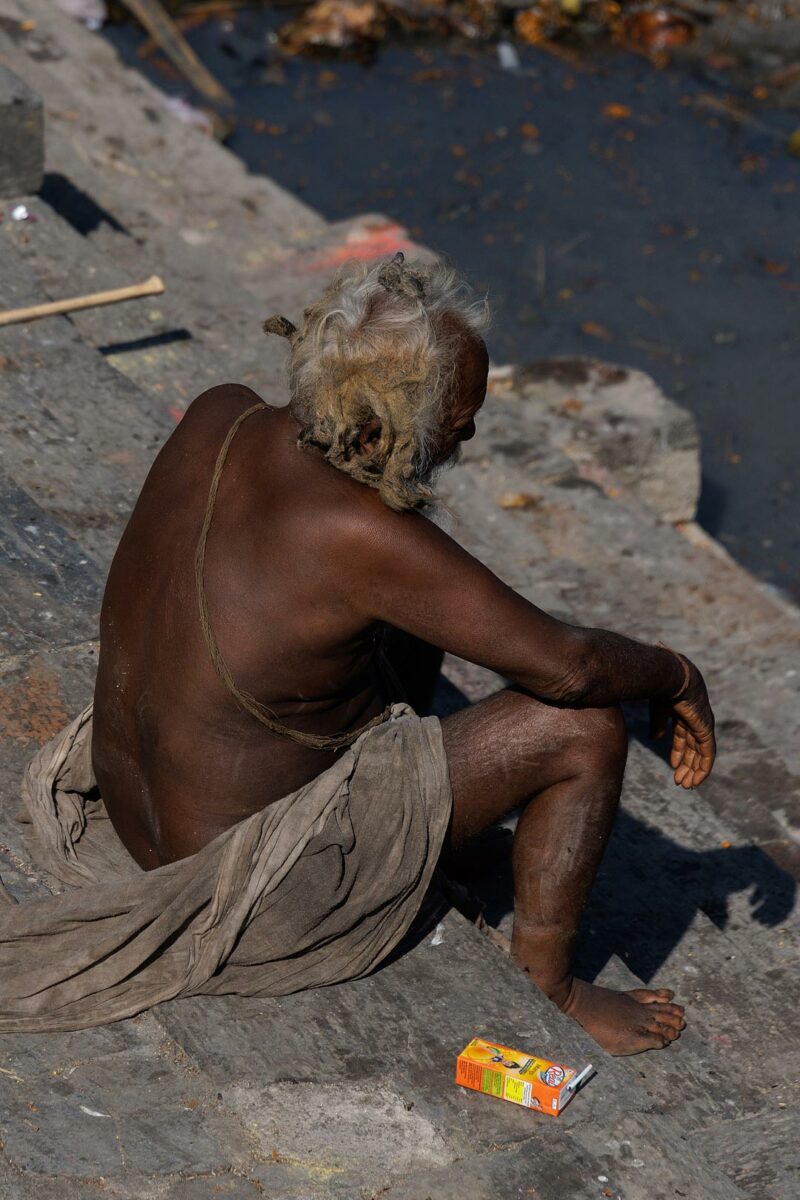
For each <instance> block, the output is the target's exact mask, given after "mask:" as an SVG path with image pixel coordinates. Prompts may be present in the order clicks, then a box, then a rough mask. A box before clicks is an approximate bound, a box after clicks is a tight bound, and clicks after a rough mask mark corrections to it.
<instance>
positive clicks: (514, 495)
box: [497, 492, 541, 508]
mask: <svg viewBox="0 0 800 1200" xmlns="http://www.w3.org/2000/svg"><path fill="white" fill-rule="evenodd" d="M540 501H541V496H534V495H533V493H532V492H503V494H502V496H498V497H497V503H498V506H499V507H500V508H535V507H536V505H537V504H538V503H539V502H540Z"/></svg>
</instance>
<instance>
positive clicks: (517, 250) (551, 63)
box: [107, 11, 800, 600]
mask: <svg viewBox="0 0 800 1200" xmlns="http://www.w3.org/2000/svg"><path fill="white" fill-rule="evenodd" d="M279 19H284V18H279ZM275 24H276V17H275V14H270V13H268V12H263V11H260V12H242V13H240V14H239V15H238V16H237V17H236V18H235V23H233V24H231V22H225V21H223V20H220V19H213V20H209V21H207V22H206V23H205V24H204V25H202V26H201V27H199V28H197V29H195V30H193V31H190V32H189V34H188V37H189V40H190V42H191V43H192V45H193V46H194V48H195V49H196V50H197V52H198V53H199V55H200V56H201V57H202V59H203V60H204V62H205V63H206V64H207V65H208V66H209V67H210V68H211V69H212V70H213V71H214V73H215V74H216V75H217V76H218V77H219V78H221V79H222V80H223V81H224V82H225V84H226V86H227V87H228V88H229V89H230V90H231V92H232V93H233V95H234V96H235V99H236V105H237V124H236V128H235V130H234V132H233V134H232V136H231V138H230V140H229V143H228V144H229V146H230V148H231V149H232V150H233V151H235V152H236V153H237V154H238V155H240V156H241V158H242V159H243V160H244V161H245V162H246V163H247V164H248V166H249V167H250V168H251V170H253V171H257V172H263V173H264V174H266V175H269V176H271V177H272V178H273V179H275V180H277V181H278V182H279V183H280V184H282V185H283V186H285V187H286V188H288V189H290V190H291V191H293V192H296V193H298V194H299V195H301V196H302V197H303V198H304V199H305V200H306V201H307V202H308V203H309V204H311V205H312V206H313V207H314V208H316V209H318V210H319V211H320V212H322V213H323V214H324V215H325V216H326V217H327V218H329V219H332V220H335V219H339V218H343V217H350V216H353V215H355V214H357V213H359V212H364V211H378V212H382V213H385V214H387V215H388V216H390V217H392V218H394V219H396V220H397V221H398V222H400V223H401V224H403V225H405V226H406V227H407V228H409V229H410V231H411V234H412V236H413V237H415V238H416V239H417V240H419V241H422V242H424V243H425V244H427V245H430V246H432V247H434V248H435V249H437V250H440V251H443V252H444V253H445V254H447V255H449V256H450V257H451V258H452V259H453V260H454V261H455V262H456V263H457V264H458V265H459V266H460V267H461V268H462V269H463V270H464V271H465V272H466V274H467V275H468V277H469V278H470V280H471V281H472V282H473V283H474V284H475V285H476V287H477V288H479V289H485V290H488V292H489V295H490V297H491V301H492V306H493V310H494V314H495V316H494V325H493V329H492V331H491V334H490V336H489V342H490V350H491V353H492V357H493V359H494V360H495V361H496V362H498V363H502V362H509V361H523V360H531V359H536V358H542V357H549V356H552V355H575V354H593V355H598V356H600V357H604V358H607V359H610V360H616V361H618V362H621V363H628V364H633V365H635V366H638V367H641V368H643V369H644V370H646V371H648V372H649V373H650V374H652V375H653V376H654V377H655V379H656V380H657V381H658V382H659V384H660V385H661V386H662V387H663V389H664V390H665V391H666V392H667V394H668V395H670V396H672V397H673V398H674V399H676V400H678V401H679V402H680V403H681V404H683V405H685V406H686V407H688V408H689V409H690V410H691V411H692V412H693V413H694V414H695V417H696V418H697V421H698V424H699V427H700V431H701V435H702V445H703V493H702V498H701V504H700V512H699V520H700V522H701V523H702V524H703V526H704V527H705V528H706V529H707V530H708V531H709V532H710V533H712V534H713V535H714V536H716V537H717V538H719V539H720V541H721V542H722V543H723V544H724V545H725V546H726V547H727V548H728V549H729V550H730V551H731V553H732V554H734V556H735V557H737V558H738V559H739V560H740V561H741V562H743V563H744V564H746V565H747V566H748V567H749V568H750V569H751V570H752V571H754V572H755V573H756V574H758V575H759V576H760V577H761V578H762V579H764V580H765V581H767V582H768V583H770V584H772V585H773V586H775V587H778V588H780V589H781V591H782V592H784V594H787V595H790V596H792V597H793V598H794V599H795V600H798V599H800V553H798V551H799V550H800V473H799V472H798V468H797V463H798V454H799V453H800V408H799V407H798V404H799V402H800V341H799V340H798V328H799V318H800V159H798V158H793V157H791V155H790V154H788V153H787V150H786V141H787V138H788V135H789V134H790V133H791V131H792V130H793V129H794V128H795V127H796V126H800V114H797V113H795V114H791V113H785V112H780V111H778V110H774V109H770V108H769V107H768V106H759V105H758V103H757V102H756V101H754V100H752V98H749V97H746V96H745V97H744V98H743V100H742V98H737V102H739V100H741V101H742V103H743V105H744V107H745V108H746V110H747V111H748V112H749V113H750V114H751V117H752V118H754V123H753V121H752V120H749V121H747V122H745V123H742V122H741V121H736V120H733V119H731V117H730V116H729V115H726V114H725V112H724V111H720V108H719V105H720V102H721V101H724V98H725V97H726V95H728V94H729V93H728V92H726V91H725V90H724V89H723V87H722V86H721V82H720V79H719V78H718V77H713V76H711V75H709V74H708V73H707V72H701V71H700V70H694V71H692V70H690V69H687V68H685V67H682V68H678V67H669V68H667V69H665V70H662V71H657V70H655V69H653V67H651V66H650V64H649V63H647V62H645V61H643V60H641V59H639V58H637V57H634V56H632V55H626V54H613V55H612V54H610V53H609V54H599V55H598V54H594V55H592V56H591V57H590V58H587V59H585V60H583V63H582V64H580V63H579V64H578V65H577V66H576V65H570V64H568V63H565V62H563V61H562V60H560V59H557V58H555V57H553V56H552V55H550V54H547V53H544V52H541V51H536V50H535V49H533V48H530V49H528V48H525V47H519V54H520V65H521V69H520V70H519V71H518V72H516V73H513V72H509V71H507V70H503V69H502V68H501V66H500V64H499V61H498V55H497V50H496V47H494V46H489V45H485V46H470V47H464V46H463V45H461V46H453V45H438V44H431V43H425V44H417V45H393V46H392V45H387V46H384V47H382V48H381V50H380V52H379V54H378V55H377V58H376V61H375V62H374V63H372V64H371V65H368V66H365V65H360V64H358V63H356V62H343V61H339V60H327V61H324V62H319V61H316V62H312V61H309V60H300V59H294V60H290V61H288V62H285V63H284V64H283V66H282V67H276V66H275V62H276V61H277V60H275V59H274V58H273V52H272V50H271V49H270V46H269V41H268V39H269V34H270V30H271V28H274V26H275ZM107 35H108V37H109V38H110V39H111V40H112V41H113V42H114V43H115V44H116V45H117V47H118V48H119V50H120V51H121V53H122V54H123V56H124V57H125V58H126V59H127V60H128V61H130V62H131V63H134V64H135V65H137V66H138V67H140V69H144V70H145V71H146V73H147V74H149V75H150V77H151V78H152V79H153V80H154V82H156V83H157V84H158V86H159V87H161V88H162V89H163V90H165V91H167V92H171V93H175V94H182V95H187V96H188V97H189V98H191V96H190V92H189V90H188V89H187V87H186V86H185V85H184V84H182V83H181V81H180V80H179V79H177V78H176V77H175V75H174V73H171V72H169V71H167V70H166V69H165V66H164V65H161V64H160V63H159V61H158V60H157V59H154V58H152V57H150V58H147V59H145V60H142V59H141V58H138V57H137V56H136V50H137V48H138V47H139V46H140V45H141V43H142V40H143V39H142V37H141V35H140V34H139V33H138V31H137V30H135V29H133V28H131V27H120V26H117V27H111V28H109V29H108V30H107ZM608 106H612V107H611V108H609V107H608ZM626 110H628V111H626ZM254 123H255V124H256V125H260V127H261V129H262V131H261V132H258V131H257V128H254ZM264 125H266V126H267V129H266V130H264V128H263V127H264Z"/></svg>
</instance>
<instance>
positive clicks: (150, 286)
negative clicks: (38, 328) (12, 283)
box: [0, 275, 164, 325]
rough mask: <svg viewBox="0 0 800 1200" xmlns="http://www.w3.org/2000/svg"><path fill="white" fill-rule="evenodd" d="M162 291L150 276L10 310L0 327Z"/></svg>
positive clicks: (0, 315) (1, 315)
mask: <svg viewBox="0 0 800 1200" xmlns="http://www.w3.org/2000/svg"><path fill="white" fill-rule="evenodd" d="M163 291H164V284H163V283H162V281H161V280H160V279H159V277H158V275H151V276H150V278H149V279H145V281H144V283H134V284H132V285H131V286H130V287H121V288H112V289H111V291H110V292H91V293H90V294H89V295H88V296H72V297H71V298H70V299H69V300H51V301H50V302H49V303H48V304H32V305H31V307H30V308H10V309H8V310H7V311H6V312H0V325H16V324H17V323H18V322H20V321H35V320H37V318H38V317H54V316H57V315H58V314H59V313H69V312H78V310H79V309H81V308H99V307H100V305H102V304H117V303H118V302H119V301H120V300H136V299H137V298H138V297H139V296H160V295H161V293H162V292H163Z"/></svg>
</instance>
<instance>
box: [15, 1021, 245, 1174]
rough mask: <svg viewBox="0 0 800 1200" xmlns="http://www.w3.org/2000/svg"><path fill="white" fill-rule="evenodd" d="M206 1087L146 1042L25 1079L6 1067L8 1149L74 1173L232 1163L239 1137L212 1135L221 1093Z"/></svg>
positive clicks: (44, 1168) (24, 1162) (19, 1160)
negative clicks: (233, 1141)
mask: <svg viewBox="0 0 800 1200" xmlns="http://www.w3.org/2000/svg"><path fill="white" fill-rule="evenodd" d="M94 1033H95V1031H88V1040H89V1042H90V1043H91V1042H92V1040H96V1039H93V1038H92V1035H93V1034H94ZM203 1090H204V1089H203V1088H202V1086H201V1087H199V1088H198V1081H197V1080H196V1079H194V1078H191V1077H188V1078H187V1077H185V1076H184V1075H183V1074H182V1073H181V1072H180V1071H179V1070H178V1069H176V1068H175V1067H174V1066H173V1065H172V1064H170V1063H169V1062H168V1061H164V1060H162V1059H161V1058H160V1057H159V1056H158V1053H157V1051H156V1050H155V1049H149V1048H144V1047H141V1046H137V1047H135V1048H134V1049H133V1050H132V1051H128V1050H123V1051H121V1052H118V1053H116V1054H114V1055H112V1056H110V1057H102V1058H99V1059H94V1058H93V1059H89V1060H88V1061H84V1062H79V1063H77V1064H75V1065H73V1066H72V1067H67V1068H62V1069H58V1071H57V1073H55V1072H53V1071H50V1072H48V1073H44V1074H32V1075H29V1076H27V1077H25V1078H24V1079H23V1080H22V1081H19V1080H18V1079H17V1078H14V1077H12V1076H5V1075H3V1076H2V1077H0V1097H2V1098H1V1099H0V1109H1V1111H2V1126H3V1145H4V1153H5V1155H6V1157H7V1158H8V1159H9V1161H10V1162H11V1163H12V1164H13V1165H14V1166H15V1167H16V1168H17V1169H18V1170H21V1171H31V1172H38V1173H42V1174H49V1175H63V1176H65V1177H67V1178H70V1177H81V1178H96V1177H98V1176H106V1175H111V1176H114V1175H120V1174H123V1173H129V1172H134V1173H139V1174H146V1175H158V1174H171V1173H175V1172H178V1171H183V1170H189V1169H190V1170H192V1171H196V1172H205V1171H210V1170H213V1169H214V1168H221V1169H227V1168H228V1167H229V1166H230V1165H231V1161H232V1156H233V1155H234V1154H235V1146H234V1145H233V1144H231V1142H230V1141H228V1144H227V1145H226V1146H223V1145H222V1144H221V1143H220V1141H219V1140H218V1138H217V1137H215V1136H214V1134H213V1132H212V1128H211V1126H212V1121H210V1120H209V1115H208V1110H209V1108H211V1110H212V1115H213V1108H214V1106H215V1104H216V1098H215V1096H211V1095H208V1094H207V1095H206V1096H203V1094H202V1093H203ZM205 1090H206V1092H207V1090H208V1089H207V1088H206V1089H205ZM198 1091H199V1092H200V1094H199V1095H198V1094H197V1093H198Z"/></svg>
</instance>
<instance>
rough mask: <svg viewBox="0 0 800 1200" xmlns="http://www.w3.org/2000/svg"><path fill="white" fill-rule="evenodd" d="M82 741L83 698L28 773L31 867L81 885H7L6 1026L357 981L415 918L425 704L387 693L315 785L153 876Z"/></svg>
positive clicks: (73, 1023)
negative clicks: (105, 794) (121, 833)
mask: <svg viewBox="0 0 800 1200" xmlns="http://www.w3.org/2000/svg"><path fill="white" fill-rule="evenodd" d="M91 739H92V710H91V707H90V708H87V709H86V710H85V712H83V713H82V714H81V715H80V716H79V717H78V718H77V719H76V720H75V721H73V722H72V724H71V725H69V726H68V727H67V728H66V729H65V730H64V731H63V732H62V733H60V734H58V735H57V736H56V737H55V738H53V739H52V740H51V741H50V742H48V743H47V745H46V746H44V747H43V748H42V749H41V750H40V751H39V753H38V754H37V755H36V757H35V758H34V760H33V761H32V762H31V764H30V766H29V767H28V770H27V772H26V775H25V781H24V785H23V796H24V799H25V802H26V805H27V808H28V812H29V814H30V817H31V820H32V822H33V826H34V831H35V834H36V841H37V844H38V847H39V849H40V850H41V854H40V859H41V865H42V866H43V867H44V868H45V869H46V870H47V871H48V872H49V873H50V874H51V875H54V876H55V877H56V878H57V879H58V880H59V881H60V882H61V883H63V884H65V885H67V886H68V887H70V888H74V889H77V890H75V891H68V892H64V893H61V894H59V895H55V896H46V897H43V898H42V899H40V900H35V901H33V902H30V903H26V904H23V905H15V903H14V902H13V900H12V898H11V897H10V896H9V894H8V893H7V892H5V894H4V896H3V897H2V898H4V899H6V900H8V901H10V902H11V903H9V904H8V905H0V1032H11V1031H15V1030H31V1031H38V1030H42V1031H44V1030H70V1029H80V1028H84V1027H86V1026H90V1025H101V1024H105V1023H107V1022H109V1021H116V1020H119V1019H121V1018H122V1017H130V1016H133V1015H134V1014H135V1013H137V1012H141V1011H142V1010H143V1009H146V1008H150V1007H151V1006H152V1005H154V1004H160V1003H161V1002H162V1001H164V1000H171V999H174V998H175V997H177V996H192V995H199V994H205V995H221V994H223V993H238V994H239V995H245V996H280V995H286V994H287V993H289V992H296V991H300V990H301V989H303V988H311V987H319V986H321V985H324V984H331V983H338V982H341V981H343V980H346V979H354V978H358V977H359V976H362V975H365V974H367V973H368V972H369V971H371V970H372V969H373V968H374V967H375V966H377V964H378V963H380V962H381V960H382V959H383V958H385V957H386V955H387V954H389V952H390V951H391V950H392V949H393V948H394V947H395V946H396V945H397V943H398V942H399V941H400V939H401V938H402V936H403V934H404V933H405V932H406V931H407V929H408V927H409V925H410V924H411V922H412V921H413V919H414V917H415V915H416V913H417V911H418V909H419V907H420V905H421V903H422V900H423V897H424V895H425V891H426V889H427V887H428V885H429V883H430V881H431V877H432V875H433V872H434V870H435V867H436V862H437V859H438V856H439V851H440V849H441V846H442V842H443V840H444V836H445V832H446V830H447V825H448V821H449V817H450V809H451V792H450V780H449V775H448V770H447V759H446V757H445V753H444V748H443V745H442V735H441V727H440V725H439V722H438V720H437V719H436V718H435V717H426V718H424V719H423V718H419V717H418V716H417V715H416V714H415V713H414V712H413V710H412V709H411V708H409V707H408V705H406V704H395V705H394V706H393V707H392V711H391V717H390V719H389V720H388V721H386V722H385V723H384V724H382V725H379V726H377V727H376V728H374V729H371V730H369V731H368V732H366V733H364V734H362V735H361V737H359V739H358V741H356V742H355V743H354V744H353V745H352V746H351V747H350V748H349V749H348V750H346V751H345V752H344V753H343V754H342V755H341V757H340V758H339V759H338V760H337V761H336V762H335V763H334V765H333V766H332V767H330V768H329V769H328V770H326V771H325V772H324V773H323V774H322V775H320V776H318V778H316V779H314V780H313V781H312V782H311V783H309V784H307V785H306V786H305V787H302V788H300V789H299V790H298V791H296V792H293V793H292V795H290V796H286V797H284V798H283V799H282V800H279V801H277V802H276V803H274V804H271V805H269V806H268V807H267V808H265V809H263V811H261V812H257V813H254V814H253V816H251V817H248V818H246V819H245V820H244V821H241V822H240V823H239V824H238V825H235V826H234V827H233V828H231V829H229V830H227V831H226V832H225V833H223V834H221V835H220V836H219V837H218V838H216V839H215V840H214V841H213V842H211V843H210V845H208V846H206V847H204V849H203V850H201V851H200V852H199V853H198V854H195V855H193V856H192V857H191V858H186V859H182V860H181V861H180V862H175V863H170V864H169V865H167V866H164V867H159V868H157V869H156V870H154V871H148V872H145V871H142V870H141V868H139V867H138V866H137V865H136V864H135V863H134V861H133V860H132V859H131V858H130V856H129V855H128V853H127V851H126V850H125V848H124V847H123V846H122V844H121V842H120V841H119V839H118V838H117V836H116V833H115V832H114V829H113V826H112V825H111V822H110V821H109V820H108V818H107V816H106V814H105V810H104V808H103V805H102V802H101V801H99V800H97V799H96V798H93V797H92V795H91V793H92V792H93V789H94V788H95V780H94V775H93V772H92V766H91ZM95 796H96V793H95ZM0 892H4V889H2V886H1V885H0Z"/></svg>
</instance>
